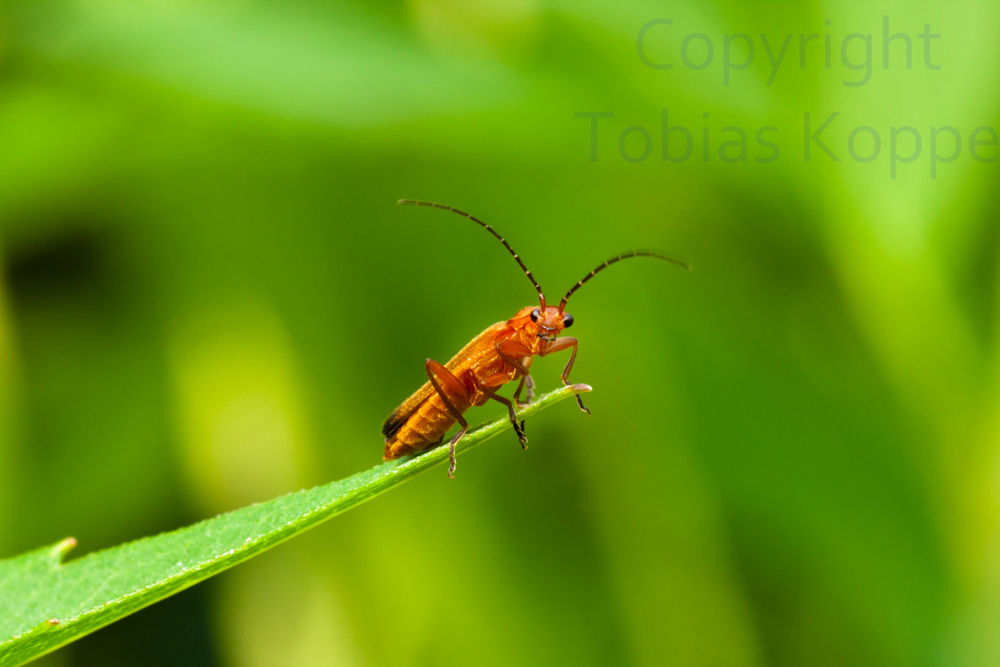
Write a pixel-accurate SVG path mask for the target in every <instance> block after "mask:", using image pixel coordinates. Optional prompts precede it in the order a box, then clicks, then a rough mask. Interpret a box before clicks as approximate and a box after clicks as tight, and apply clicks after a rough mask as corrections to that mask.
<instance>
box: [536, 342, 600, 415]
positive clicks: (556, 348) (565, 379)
mask: <svg viewBox="0 0 1000 667" xmlns="http://www.w3.org/2000/svg"><path fill="white" fill-rule="evenodd" d="M579 346H580V341H578V340H577V339H575V338H573V337H572V336H561V337H559V338H556V339H555V340H554V341H552V343H551V344H549V348H548V349H547V350H545V354H552V353H553V352H561V351H562V350H566V349H568V348H573V352H572V353H571V354H570V355H569V361H568V362H567V363H566V368H564V369H563V372H562V375H561V376H560V377H561V378H562V383H563V384H564V385H568V384H569V372H570V370H572V368H573V362H574V361H576V351H577V349H578V348H579ZM576 402H577V403H579V404H580V409H581V410H583V411H584V412H586V413H587V414H588V415H589V414H590V410H588V409H587V406H585V405H584V404H583V399H582V398H580V394H577V395H576Z"/></svg>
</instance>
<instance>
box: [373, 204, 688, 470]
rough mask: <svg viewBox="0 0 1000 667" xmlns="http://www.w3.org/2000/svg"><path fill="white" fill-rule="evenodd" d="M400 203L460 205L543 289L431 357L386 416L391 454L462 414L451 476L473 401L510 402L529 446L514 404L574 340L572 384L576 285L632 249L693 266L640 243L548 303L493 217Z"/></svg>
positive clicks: (418, 443) (425, 440)
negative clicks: (535, 365) (447, 352)
mask: <svg viewBox="0 0 1000 667" xmlns="http://www.w3.org/2000/svg"><path fill="white" fill-rule="evenodd" d="M399 203H400V204H404V205H411V206H429V207H432V208H440V209H444V210H446V211H452V212H453V213H457V214H459V215H461V216H464V217H466V218H468V219H469V220H472V221H473V222H476V223H478V224H480V225H482V226H483V228H485V229H486V230H487V231H488V232H489V233H491V234H493V236H495V237H497V238H498V239H500V243H502V244H503V245H504V247H505V248H507V250H508V251H509V252H510V254H511V255H513V256H514V259H515V260H516V261H517V263H518V265H519V266H520V267H521V269H522V270H523V271H524V274H525V275H526V276H528V280H530V281H531V284H532V285H534V287H535V291H536V292H538V302H539V305H538V307H535V306H526V307H524V308H522V309H521V310H519V311H518V312H517V314H516V315H514V317H512V318H511V319H509V320H507V321H505V322H497V323H496V324H494V325H493V326H491V327H489V328H487V329H486V330H485V331H483V332H482V333H481V334H479V335H478V336H476V337H475V338H473V339H472V341H470V342H469V344H468V345H466V346H465V347H464V348H462V350H461V351H460V352H459V353H458V354H456V355H455V356H454V357H453V358H452V359H451V361H449V362H448V363H447V364H444V365H442V364H440V363H438V362H436V361H434V360H433V359H428V360H427V362H426V363H425V364H424V367H425V368H426V370H427V378H428V380H427V382H426V383H425V384H424V386H422V387H421V388H420V389H418V390H417V391H416V393H414V394H413V395H412V396H410V397H409V398H408V399H406V400H405V401H404V402H403V404H402V405H400V406H399V407H398V408H396V410H395V411H394V412H393V413H392V414H391V415H389V418H388V419H386V420H385V423H384V424H382V435H384V436H385V457H384V458H385V460H386V461H389V460H392V459H397V458H399V457H401V456H405V455H407V454H412V453H415V452H419V451H423V450H425V449H427V448H428V447H433V446H435V445H439V444H441V442H442V441H443V440H444V434H445V433H447V432H448V430H449V429H450V428H451V427H452V426H454V425H455V422H458V423H459V424H460V425H461V429H460V430H459V431H458V433H456V434H455V435H454V436H453V437H452V439H451V440H450V441H449V442H448V456H449V462H450V465H449V467H448V476H449V477H454V475H455V443H457V442H458V441H459V440H461V438H462V436H463V435H465V433H466V431H468V430H469V423H468V422H467V421H466V420H465V417H464V416H463V415H464V414H465V411H466V410H468V409H469V408H470V407H473V406H477V405H483V404H484V403H486V402H487V401H489V400H491V399H492V400H494V401H497V402H499V403H502V404H504V405H505V406H507V412H508V414H509V415H510V421H511V423H512V424H513V425H514V432H515V433H516V434H517V438H518V440H520V441H521V447H522V448H525V447H527V444H528V439H527V438H526V437H525V436H524V422H523V421H522V422H520V423H518V421H517V415H516V413H515V412H514V408H515V405H516V406H517V407H523V406H524V405H527V404H528V403H530V402H531V400H532V398H533V397H534V382H533V381H532V378H531V375H530V373H529V369H530V368H531V362H532V360H533V359H534V358H535V357H536V356H538V357H544V356H546V355H549V354H552V353H553V352H561V351H562V350H568V349H571V348H572V350H573V351H572V352H571V353H570V356H569V361H568V362H567V364H566V367H565V368H564V369H563V372H562V375H561V378H562V382H563V384H564V385H567V384H569V372H570V370H571V369H572V368H573V362H574V361H575V360H576V351H577V347H578V342H577V339H576V338H571V337H569V336H560V335H559V334H561V333H562V331H563V329H566V328H567V327H570V326H572V325H573V316H572V315H570V314H569V313H567V312H566V302H567V301H569V298H570V297H571V296H572V295H573V292H575V291H576V290H578V289H580V287H582V286H583V284H584V283H585V282H587V281H588V280H590V279H591V278H593V277H594V276H595V275H596V274H597V273H599V272H600V271H602V270H604V269H605V268H607V267H609V266H611V265H612V264H614V263H615V262H619V261H621V260H623V259H628V258H630V257H655V258H657V259H663V260H666V261H668V262H673V263H674V264H677V265H678V266H682V267H684V268H686V269H688V268H690V266H689V265H688V264H687V263H686V262H683V261H681V260H679V259H675V258H673V257H669V256H667V255H661V254H658V253H654V252H649V251H645V250H633V251H630V252H626V253H622V254H621V255H617V256H615V257H612V258H611V259H609V260H608V261H606V262H604V263H603V264H601V265H599V266H597V267H596V268H595V269H594V270H593V271H591V272H590V273H588V274H587V275H586V276H584V277H583V279H582V280H579V281H578V282H577V283H576V284H575V285H573V287H572V288H570V290H569V291H568V292H566V296H564V297H563V298H562V301H560V302H559V306H558V307H556V306H547V305H545V294H543V293H542V288H541V286H540V285H539V284H538V281H536V280H535V277H534V276H533V275H531V271H529V270H528V267H527V266H525V265H524V262H523V261H521V258H520V257H519V256H518V254H517V253H516V252H514V249H513V248H511V247H510V244H508V243H507V241H505V240H504V239H503V237H502V236H500V235H499V234H497V232H496V231H495V230H494V229H493V228H492V227H490V226H489V225H487V224H486V223H485V222H483V221H482V220H479V219H477V218H475V217H473V216H471V215H469V214H468V213H465V212H463V211H459V210H458V209H456V208H452V207H451V206H445V205H443V204H435V203H433V202H425V201H416V200H413V199H400V200H399ZM517 379H520V380H521V382H520V384H518V386H517V389H516V390H515V391H514V395H513V399H514V400H513V401H511V400H510V399H507V398H504V397H503V396H500V395H498V394H497V393H496V390H497V389H498V388H499V387H501V386H502V385H505V384H507V383H508V382H511V381H512V380H517ZM525 386H527V388H528V401H527V402H526V403H522V402H521V400H520V398H521V390H522V389H524V387H525ZM576 400H577V402H578V403H579V404H580V409H581V410H583V411H584V412H586V413H587V414H590V410H588V409H587V407H586V406H585V405H584V404H583V399H582V398H580V396H579V394H577V397H576Z"/></svg>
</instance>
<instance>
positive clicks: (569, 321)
mask: <svg viewBox="0 0 1000 667" xmlns="http://www.w3.org/2000/svg"><path fill="white" fill-rule="evenodd" d="M571 326H573V316H572V315H570V314H569V313H563V328H564V329H569V328H570V327H571Z"/></svg>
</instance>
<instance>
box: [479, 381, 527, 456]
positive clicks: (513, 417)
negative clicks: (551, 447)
mask: <svg viewBox="0 0 1000 667" xmlns="http://www.w3.org/2000/svg"><path fill="white" fill-rule="evenodd" d="M473 381H474V382H475V380H473ZM476 389H478V390H479V391H481V392H483V393H484V394H486V395H487V396H489V397H490V398H492V399H493V400H494V401H497V402H498V403H503V404H504V405H506V406H507V414H508V415H510V423H511V424H513V425H514V433H517V439H518V440H520V441H521V449H527V448H528V438H527V436H525V435H524V421H522V422H521V423H520V424H518V423H517V414H515V412H514V404H513V403H511V402H510V400H509V399H506V398H504V397H503V396H500V395H499V394H497V393H496V392H495V391H493V389H491V388H490V387H487V386H485V385H480V384H479V383H476Z"/></svg>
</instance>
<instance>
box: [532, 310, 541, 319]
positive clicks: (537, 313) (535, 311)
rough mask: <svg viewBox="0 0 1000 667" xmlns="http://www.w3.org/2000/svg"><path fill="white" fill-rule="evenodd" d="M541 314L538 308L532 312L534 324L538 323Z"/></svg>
mask: <svg viewBox="0 0 1000 667" xmlns="http://www.w3.org/2000/svg"><path fill="white" fill-rule="evenodd" d="M540 314H541V313H540V312H539V311H538V308H535V309H534V310H533V311H531V321H532V322H537V321H538V316H539V315H540Z"/></svg>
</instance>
